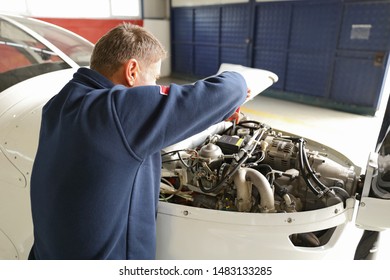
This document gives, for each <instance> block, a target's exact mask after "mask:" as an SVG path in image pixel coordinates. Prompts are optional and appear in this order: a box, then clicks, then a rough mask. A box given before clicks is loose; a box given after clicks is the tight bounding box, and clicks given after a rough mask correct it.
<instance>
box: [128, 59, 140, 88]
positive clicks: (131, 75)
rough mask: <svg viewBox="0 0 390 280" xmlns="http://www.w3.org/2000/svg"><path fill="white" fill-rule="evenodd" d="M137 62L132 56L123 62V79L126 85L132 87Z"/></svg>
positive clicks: (137, 69) (137, 66) (136, 74)
mask: <svg viewBox="0 0 390 280" xmlns="http://www.w3.org/2000/svg"><path fill="white" fill-rule="evenodd" d="M138 71H139V63H138V61H137V60H136V59H134V58H132V59H130V60H129V61H128V62H127V63H125V79H126V82H127V86H129V87H133V86H134V85H135V81H136V79H137V77H138Z"/></svg>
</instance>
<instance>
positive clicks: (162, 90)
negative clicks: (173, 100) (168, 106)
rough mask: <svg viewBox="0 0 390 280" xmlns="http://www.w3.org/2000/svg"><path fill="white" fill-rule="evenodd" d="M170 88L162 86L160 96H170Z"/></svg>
mask: <svg viewBox="0 0 390 280" xmlns="http://www.w3.org/2000/svg"><path fill="white" fill-rule="evenodd" d="M169 89H170V88H169V87H168V86H160V94H162V95H168V94H169Z"/></svg>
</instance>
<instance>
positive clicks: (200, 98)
mask: <svg viewBox="0 0 390 280" xmlns="http://www.w3.org/2000/svg"><path fill="white" fill-rule="evenodd" d="M246 96H247V85H246V82H245V80H244V78H243V77H242V76H241V75H240V74H239V73H236V72H223V73H222V74H220V75H218V76H213V77H210V78H207V79H205V80H200V81H197V82H196V83H194V84H190V85H176V84H171V85H170V87H169V91H168V92H167V93H166V94H165V93H164V92H162V91H161V87H160V86H141V87H135V88H131V89H123V88H122V89H116V90H115V88H114V89H113V92H112V98H113V102H112V104H113V106H114V108H113V110H114V113H115V114H116V117H117V121H118V125H119V126H120V127H121V130H122V133H123V137H124V139H125V141H127V143H128V145H129V148H130V149H131V151H132V152H134V153H135V155H136V156H138V157H139V158H144V157H145V156H148V155H150V154H152V153H155V152H158V151H159V150H161V149H162V148H164V147H167V146H169V145H171V144H174V143H177V142H179V141H181V140H183V139H186V138H188V137H190V136H192V135H194V134H196V133H199V132H201V131H203V130H205V129H206V128H208V127H209V126H211V125H213V124H215V123H218V122H220V121H223V120H225V119H227V118H228V117H230V116H231V115H232V114H233V113H234V111H235V110H236V109H237V108H238V107H239V106H240V105H241V104H242V103H243V102H244V101H245V99H246Z"/></svg>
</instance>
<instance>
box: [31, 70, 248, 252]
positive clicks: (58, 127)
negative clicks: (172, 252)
mask: <svg viewBox="0 0 390 280" xmlns="http://www.w3.org/2000/svg"><path fill="white" fill-rule="evenodd" d="M246 91H247V86H246V83H245V80H244V79H243V78H242V76H241V75H240V74H237V73H234V72H224V73H222V74H220V75H218V76H215V77H211V78H208V79H206V80H202V81H198V82H196V83H195V84H193V85H183V86H180V85H176V84H171V85H170V87H169V88H162V87H160V86H140V87H134V88H126V87H124V86H121V85H114V84H113V83H112V82H111V81H110V80H108V79H106V78H105V77H104V76H102V75H100V74H99V73H97V72H95V71H93V70H91V69H88V68H80V69H79V70H78V71H77V72H76V73H75V74H74V77H73V79H72V80H71V81H70V82H69V83H68V84H66V85H65V87H64V88H63V89H62V90H61V91H60V92H59V93H58V94H57V95H56V96H54V97H53V98H52V99H51V100H50V101H49V102H48V103H47V104H46V105H45V106H44V108H43V112H42V123H41V131H40V138H39V146H38V151H37V155H36V158H35V162H34V166H33V171H32V178H31V206H32V215H33V225H34V239H35V241H34V245H33V251H32V256H33V257H35V258H36V259H154V258H155V250H156V244H155V239H156V238H155V237H156V222H155V220H156V213H157V202H158V197H159V187H160V174H161V157H160V150H161V149H162V148H164V147H167V146H169V145H171V144H174V143H176V142H179V141H181V140H183V139H186V138H188V137H189V136H191V135H194V134H196V133H198V132H201V131H203V130H205V129H206V128H208V127H209V126H210V125H212V124H214V123H217V122H220V121H222V120H225V119H227V118H228V117H229V116H230V115H232V114H233V112H234V111H235V110H236V109H237V107H238V106H240V105H241V104H242V103H243V102H244V100H245V98H246Z"/></svg>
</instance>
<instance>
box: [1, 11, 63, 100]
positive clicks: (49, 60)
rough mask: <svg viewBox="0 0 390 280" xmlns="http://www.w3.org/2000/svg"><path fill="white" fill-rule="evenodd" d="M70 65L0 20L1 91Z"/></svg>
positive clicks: (20, 31) (17, 29)
mask: <svg viewBox="0 0 390 280" xmlns="http://www.w3.org/2000/svg"><path fill="white" fill-rule="evenodd" d="M66 68H70V66H69V65H68V64H67V63H65V62H64V61H63V60H62V59H61V58H60V57H59V56H58V55H57V54H56V53H54V52H53V51H51V50H50V49H48V48H47V47H46V46H45V45H43V44H42V43H41V42H39V41H38V40H36V39H35V38H33V37H32V36H30V35H29V34H27V33H26V32H24V31H22V30H20V29H19V28H18V27H16V26H14V25H12V24H11V23H9V22H7V21H5V20H1V19H0V92H1V91H3V90H5V89H7V88H9V87H11V86H13V85H14V84H17V83H19V82H21V81H24V80H27V79H29V78H32V77H35V76H38V75H41V74H45V73H49V72H52V71H56V70H60V69H66Z"/></svg>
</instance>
